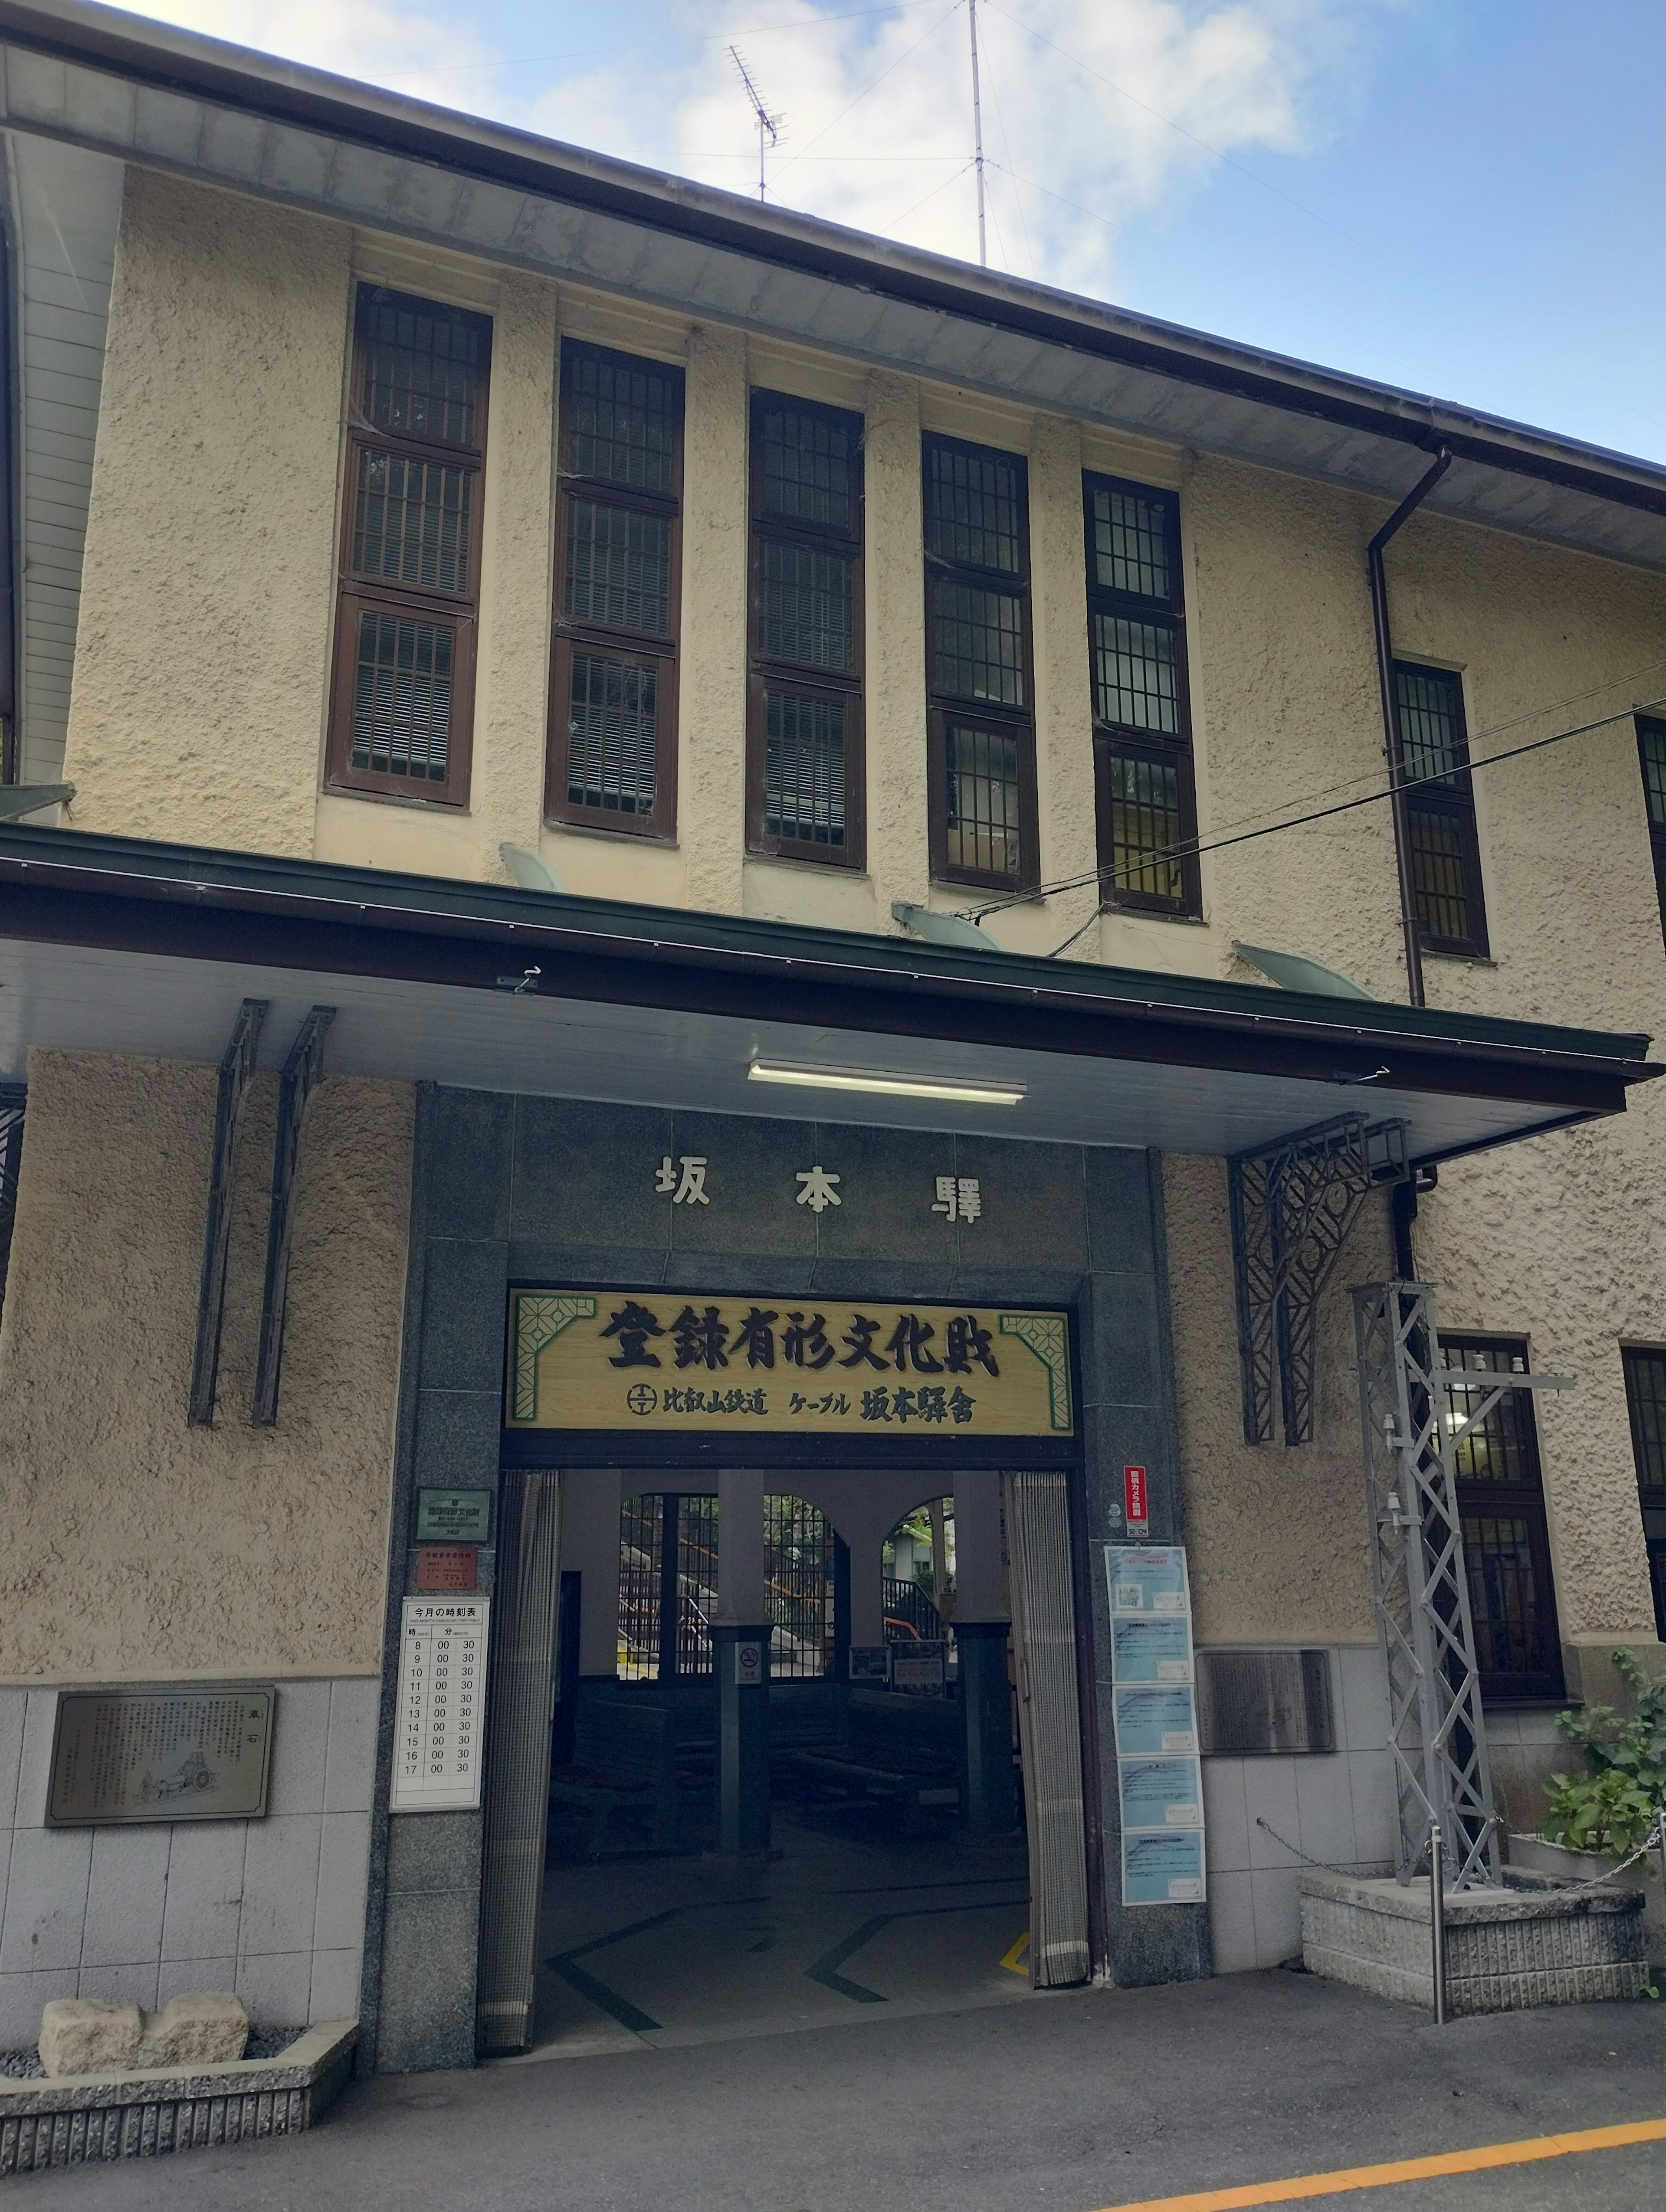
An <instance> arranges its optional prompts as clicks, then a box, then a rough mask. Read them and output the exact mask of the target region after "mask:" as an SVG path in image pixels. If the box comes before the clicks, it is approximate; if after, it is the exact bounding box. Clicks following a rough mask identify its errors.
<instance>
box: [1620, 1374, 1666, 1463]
mask: <svg viewBox="0 0 1666 2212" xmlns="http://www.w3.org/2000/svg"><path fill="white" fill-rule="evenodd" d="M1622 1357H1623V1358H1624V1362H1625V1369H1626V1397H1627V1398H1628V1399H1629V1400H1630V1401H1631V1409H1632V1439H1633V1443H1634V1444H1635V1446H1636V1449H1637V1480H1638V1482H1639V1485H1640V1486H1642V1487H1643V1488H1644V1489H1645V1490H1666V1352H1631V1351H1628V1352H1625V1353H1624V1354H1623V1355H1622Z"/></svg>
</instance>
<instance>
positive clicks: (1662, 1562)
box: [1620, 1344, 1666, 1642]
mask: <svg viewBox="0 0 1666 2212" xmlns="http://www.w3.org/2000/svg"><path fill="white" fill-rule="evenodd" d="M1645 1359H1649V1360H1658V1361H1660V1362H1661V1364H1663V1366H1666V1345H1659V1344H1623V1345H1621V1346H1620V1367H1621V1372H1622V1373H1623V1375H1624V1376H1625V1381H1626V1419H1627V1420H1628V1421H1629V1423H1630V1425H1631V1432H1632V1457H1633V1460H1634V1461H1635V1462H1636V1466H1637V1502H1638V1509H1639V1512H1640V1513H1641V1515H1642V1518H1643V1542H1644V1547H1645V1550H1646V1552H1647V1553H1648V1560H1649V1588H1650V1590H1651V1594H1652V1595H1653V1598H1654V1606H1655V1632H1656V1634H1657V1636H1659V1637H1660V1638H1662V1640H1663V1642H1666V1453H1662V1454H1660V1455H1659V1456H1660V1458H1661V1461H1662V1464H1661V1465H1660V1466H1659V1468H1653V1467H1651V1464H1650V1462H1651V1460H1652V1459H1654V1458H1655V1457H1656V1455H1657V1440H1656V1439H1654V1438H1652V1437H1645V1435H1644V1433H1643V1422H1642V1419H1641V1413H1642V1407H1641V1405H1640V1403H1639V1400H1640V1395H1641V1394H1640V1393H1639V1389H1638V1388H1637V1369H1638V1365H1639V1362H1640V1361H1642V1360H1645ZM1654 1473H1658V1474H1659V1476H1660V1480H1658V1481H1657V1482H1655V1481H1650V1480H1647V1478H1648V1477H1649V1476H1650V1475H1651V1474H1654Z"/></svg>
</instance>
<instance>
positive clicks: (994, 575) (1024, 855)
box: [920, 430, 1041, 892]
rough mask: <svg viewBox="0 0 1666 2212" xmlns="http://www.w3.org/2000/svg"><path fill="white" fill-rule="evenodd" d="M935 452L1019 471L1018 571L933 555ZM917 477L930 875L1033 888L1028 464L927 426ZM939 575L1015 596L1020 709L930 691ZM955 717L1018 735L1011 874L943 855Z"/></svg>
mask: <svg viewBox="0 0 1666 2212" xmlns="http://www.w3.org/2000/svg"><path fill="white" fill-rule="evenodd" d="M933 452H951V453H953V452H958V453H977V454H984V453H994V454H997V455H999V457H1000V459H1002V460H1003V461H1009V462H1011V463H1012V465H1013V467H1014V468H1015V469H1016V470H1017V471H1018V486H1019V509H1020V512H1019V520H1018V552H1019V557H1020V563H1021V565H1020V568H1019V571H1018V574H1017V575H1013V574H1010V573H1009V572H1007V571H1006V570H1005V569H996V568H974V567H971V566H970V565H967V564H964V563H962V562H951V561H946V560H945V559H944V558H943V557H942V556H940V555H939V554H936V553H933V550H932V545H931V527H932V525H931V508H932V484H931V455H932V453H933ZM920 480H921V500H922V502H923V512H922V515H921V523H922V528H923V532H924V537H925V568H926V725H927V745H928V748H929V752H928V758H929V763H930V765H929V770H928V774H927V820H928V823H929V828H930V836H931V872H932V879H933V882H935V883H943V884H972V885H974V886H976V888H978V889H980V890H993V891H1019V892H1023V891H1028V890H1033V889H1034V888H1035V886H1036V885H1037V884H1038V883H1039V882H1040V880H1041V840H1040V835H1039V830H1038V825H1037V811H1038V804H1039V802H1038V799H1037V787H1036V656H1035V630H1034V622H1033V618H1032V611H1031V559H1030V465H1029V462H1028V460H1027V459H1026V458H1025V455H1024V454H1022V453H1010V452H1008V450H1007V449H1006V447H1003V446H984V445H980V444H978V443H977V442H976V441H975V440H973V439H970V438H952V437H948V436H946V435H944V434H943V433H941V432H939V431H934V430H927V431H925V432H923V433H922V434H921V441H920ZM938 580H950V581H952V582H957V583H963V584H964V585H966V586H968V587H969V588H970V589H971V590H973V591H994V592H1002V593H1004V594H1006V595H1007V596H1010V597H1012V598H1016V599H1018V603H1019V607H1020V610H1021V614H1022V620H1023V625H1024V638H1023V656H1024V659H1023V673H1024V696H1025V707H1024V709H1023V711H1022V712H1021V713H1019V712H1015V711H1014V710H1013V709H1012V708H1010V707H1003V706H1000V705H992V704H991V703H990V702H988V701H987V700H982V699H973V698H961V697H959V696H956V695H954V694H952V693H948V692H942V691H939V690H935V689H934V688H933V684H932V673H933V665H934V664H935V661H936V658H937V652H936V645H935V641H934V638H933V624H934V617H933V606H932V586H933V582H934V581H938ZM961 722H975V723H977V724H979V725H981V726H985V727H987V728H988V729H990V730H992V731H1004V732H1010V733H1011V734H1012V736H1013V737H1014V738H1016V739H1017V740H1018V872H1017V874H1016V876H1014V875H1012V874H1009V873H1007V872H998V871H996V870H994V869H984V868H968V867H962V866H956V865H953V864H952V863H951V861H950V860H949V824H948V792H947V782H948V746H949V729H950V726H951V724H952V723H961Z"/></svg>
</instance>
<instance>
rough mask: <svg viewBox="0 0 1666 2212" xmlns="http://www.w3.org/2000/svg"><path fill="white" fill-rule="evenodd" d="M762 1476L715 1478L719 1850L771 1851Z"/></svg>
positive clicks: (732, 1472) (740, 1473)
mask: <svg viewBox="0 0 1666 2212" xmlns="http://www.w3.org/2000/svg"><path fill="white" fill-rule="evenodd" d="M763 1480H764V1479H763V1475H762V1474H758V1473H756V1472H755V1471H754V1470H752V1469H751V1468H722V1469H721V1470H720V1471H719V1474H718V1478H717V1603H716V1606H715V1607H714V1610H713V1616H712V1664H713V1668H714V1672H715V1674H716V1676H717V1848H718V1850H720V1851H766V1850H769V1621H768V1620H767V1618H766V1614H767V1611H768V1608H767V1607H766V1606H765V1604H764V1600H763Z"/></svg>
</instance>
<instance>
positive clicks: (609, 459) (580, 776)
mask: <svg viewBox="0 0 1666 2212" xmlns="http://www.w3.org/2000/svg"><path fill="white" fill-rule="evenodd" d="M560 450H561V469H560V498H559V500H558V501H557V512H556V571H557V573H556V621H555V653H554V655H553V659H552V664H551V673H550V772H549V783H548V787H547V790H546V793H545V798H544V811H545V813H546V814H547V815H548V816H549V817H550V820H551V821H553V822H567V823H579V824H582V825H584V826H585V827H587V828H589V829H617V830H622V831H624V832H625V833H627V834H628V835H629V836H635V837H669V836H672V834H673V832H674V830H675V829H676V825H677V789H676V785H677V746H676V738H677V629H678V599H679V598H680V595H681V550H682V530H681V522H680V516H681V511H682V509H681V502H682V491H683V372H682V371H681V369H678V368H666V366H665V365H664V364H663V363H662V362H657V361H639V360H638V359H636V357H635V356H634V355H631V354H622V353H608V352H605V351H604V350H603V349H601V348H600V347H599V346H592V345H579V344H576V343H574V342H573V341H572V340H571V339H569V340H568V341H567V342H566V343H564V344H563V345H562V349H561V429H560Z"/></svg>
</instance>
